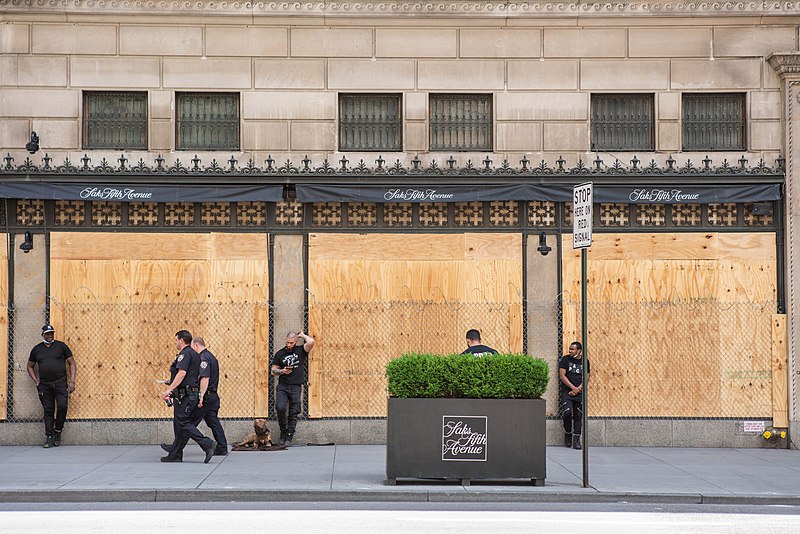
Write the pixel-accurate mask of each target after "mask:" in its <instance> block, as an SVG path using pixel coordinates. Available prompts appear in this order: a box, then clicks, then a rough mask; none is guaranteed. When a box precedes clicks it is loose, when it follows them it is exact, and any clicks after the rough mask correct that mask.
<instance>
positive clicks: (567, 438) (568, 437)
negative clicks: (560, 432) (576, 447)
mask: <svg viewBox="0 0 800 534" xmlns="http://www.w3.org/2000/svg"><path fill="white" fill-rule="evenodd" d="M564 446H565V447H572V432H564Z"/></svg>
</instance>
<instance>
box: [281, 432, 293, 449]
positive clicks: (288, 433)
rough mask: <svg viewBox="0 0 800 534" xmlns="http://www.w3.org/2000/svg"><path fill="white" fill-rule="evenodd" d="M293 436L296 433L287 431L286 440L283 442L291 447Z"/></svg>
mask: <svg viewBox="0 0 800 534" xmlns="http://www.w3.org/2000/svg"><path fill="white" fill-rule="evenodd" d="M293 437H294V434H292V433H291V432H287V433H286V441H284V442H283V444H284V445H286V446H287V447H291V446H292V438H293Z"/></svg>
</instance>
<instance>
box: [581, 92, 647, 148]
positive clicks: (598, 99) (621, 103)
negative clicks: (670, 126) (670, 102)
mask: <svg viewBox="0 0 800 534" xmlns="http://www.w3.org/2000/svg"><path fill="white" fill-rule="evenodd" d="M653 101H654V99H653V95H652V94H593V95H592V126H591V129H592V149H594V150H653V149H654V146H655V144H654V136H653V131H654V126H653V124H654V119H653V117H654V111H653V109H654V106H653Z"/></svg>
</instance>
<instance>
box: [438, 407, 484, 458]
mask: <svg viewBox="0 0 800 534" xmlns="http://www.w3.org/2000/svg"><path fill="white" fill-rule="evenodd" d="M486 423H487V417H486V416H485V415H443V416H442V460H445V461H451V462H452V461H457V462H458V461H461V462H485V461H486V445H487V443H486Z"/></svg>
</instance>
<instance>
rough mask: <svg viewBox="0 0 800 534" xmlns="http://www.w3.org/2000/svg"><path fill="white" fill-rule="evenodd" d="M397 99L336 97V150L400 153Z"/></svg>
mask: <svg viewBox="0 0 800 534" xmlns="http://www.w3.org/2000/svg"><path fill="white" fill-rule="evenodd" d="M402 116H403V115H402V111H401V107H400V95H399V94H398V95H395V94H392V95H374V94H345V95H339V150H361V151H376V150H391V151H400V150H403V124H402Z"/></svg>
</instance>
